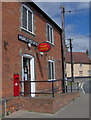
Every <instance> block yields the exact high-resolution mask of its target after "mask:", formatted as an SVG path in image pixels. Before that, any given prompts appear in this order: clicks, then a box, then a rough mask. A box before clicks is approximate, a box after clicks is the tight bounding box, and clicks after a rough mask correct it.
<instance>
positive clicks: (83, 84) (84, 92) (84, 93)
mask: <svg viewBox="0 0 91 120" xmlns="http://www.w3.org/2000/svg"><path fill="white" fill-rule="evenodd" d="M84 83H85V82H83V83H82V84H81V89H82V92H83V93H84V94H85V91H84V89H83V85H84Z"/></svg>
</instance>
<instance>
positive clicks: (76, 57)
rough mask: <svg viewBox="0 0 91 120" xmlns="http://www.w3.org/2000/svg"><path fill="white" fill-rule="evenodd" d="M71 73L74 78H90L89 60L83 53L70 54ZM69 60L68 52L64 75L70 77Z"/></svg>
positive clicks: (90, 64) (90, 62)
mask: <svg viewBox="0 0 91 120" xmlns="http://www.w3.org/2000/svg"><path fill="white" fill-rule="evenodd" d="M72 56H73V63H74V64H73V70H74V71H73V73H74V77H75V78H89V77H90V76H91V70H90V67H91V60H90V58H89V56H88V55H87V54H86V53H85V52H72ZM70 61H71V58H70V52H67V53H66V73H67V77H68V78H70V77H71V62H70Z"/></svg>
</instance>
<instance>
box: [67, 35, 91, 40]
mask: <svg viewBox="0 0 91 120" xmlns="http://www.w3.org/2000/svg"><path fill="white" fill-rule="evenodd" d="M90 36H91V35H86V36H80V37H77V38H73V39H72V40H74V39H81V38H85V37H90ZM65 40H68V39H65Z"/></svg>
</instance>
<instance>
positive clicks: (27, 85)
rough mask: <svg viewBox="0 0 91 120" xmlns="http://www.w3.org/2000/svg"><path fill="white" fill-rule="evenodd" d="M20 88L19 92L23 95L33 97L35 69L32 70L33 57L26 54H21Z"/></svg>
mask: <svg viewBox="0 0 91 120" xmlns="http://www.w3.org/2000/svg"><path fill="white" fill-rule="evenodd" d="M22 81H23V82H22V85H21V87H22V89H21V92H22V93H24V94H23V95H24V96H31V97H35V94H32V93H31V92H33V93H34V92H35V83H34V82H30V81H35V71H34V57H33V56H31V55H28V54H24V55H23V56H22Z"/></svg>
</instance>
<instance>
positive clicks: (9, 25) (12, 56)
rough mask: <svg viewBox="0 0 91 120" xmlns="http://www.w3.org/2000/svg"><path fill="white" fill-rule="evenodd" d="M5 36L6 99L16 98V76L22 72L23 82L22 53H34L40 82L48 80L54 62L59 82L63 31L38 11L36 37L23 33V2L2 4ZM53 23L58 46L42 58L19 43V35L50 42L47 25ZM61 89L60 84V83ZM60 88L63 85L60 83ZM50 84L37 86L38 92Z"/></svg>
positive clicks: (32, 49) (4, 75)
mask: <svg viewBox="0 0 91 120" xmlns="http://www.w3.org/2000/svg"><path fill="white" fill-rule="evenodd" d="M2 8H3V9H2V10H3V13H2V17H3V19H2V20H3V22H2V25H3V26H2V30H3V32H2V35H3V42H2V44H3V46H2V48H3V62H2V65H3V72H2V73H3V82H2V84H3V88H2V92H3V97H12V96H13V74H16V73H19V75H20V80H21V64H22V57H21V54H25V53H27V54H31V55H32V56H34V57H35V74H36V80H48V70H47V62H48V59H53V60H54V61H55V64H56V79H60V78H62V56H61V41H60V39H61V37H60V31H59V30H58V29H57V28H55V26H54V25H52V24H51V23H50V22H48V21H47V20H46V19H45V18H44V17H43V16H42V15H41V14H40V13H38V12H37V11H36V10H34V8H32V7H31V9H32V10H33V12H34V30H35V36H34V35H31V34H29V33H27V32H25V31H23V30H21V3H18V2H15V3H14V2H5V3H3V5H2ZM47 22H48V23H50V24H51V25H52V26H53V29H54V40H55V46H52V48H51V50H50V51H49V52H48V53H47V55H44V56H43V57H41V55H40V54H39V51H38V50H35V49H34V46H32V47H31V50H29V48H28V47H27V44H26V43H24V42H22V41H19V40H18V34H21V35H23V36H25V37H28V38H30V39H32V40H35V41H37V42H38V43H41V42H46V39H47V38H46V23H47ZM4 41H6V42H8V44H7V47H6V49H5V48H4ZM57 86H58V84H57ZM59 86H60V84H59ZM48 88H50V85H49V83H46V85H45V83H40V85H39V84H37V86H36V89H48Z"/></svg>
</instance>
